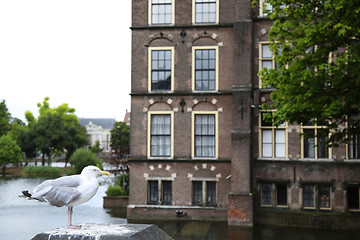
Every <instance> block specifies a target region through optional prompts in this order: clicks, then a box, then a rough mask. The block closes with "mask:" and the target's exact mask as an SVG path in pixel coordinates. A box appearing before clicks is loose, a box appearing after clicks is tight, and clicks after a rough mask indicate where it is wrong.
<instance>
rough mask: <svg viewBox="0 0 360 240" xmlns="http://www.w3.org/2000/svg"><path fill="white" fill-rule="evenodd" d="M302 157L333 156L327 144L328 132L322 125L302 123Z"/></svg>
mask: <svg viewBox="0 0 360 240" xmlns="http://www.w3.org/2000/svg"><path fill="white" fill-rule="evenodd" d="M302 133H303V136H302V139H301V143H302V149H301V150H302V151H301V153H302V158H314V159H320V158H323V159H324V158H326V159H329V158H331V156H330V151H329V148H328V146H327V140H328V133H327V131H326V129H325V128H324V127H322V126H317V125H314V126H313V125H311V124H308V125H302Z"/></svg>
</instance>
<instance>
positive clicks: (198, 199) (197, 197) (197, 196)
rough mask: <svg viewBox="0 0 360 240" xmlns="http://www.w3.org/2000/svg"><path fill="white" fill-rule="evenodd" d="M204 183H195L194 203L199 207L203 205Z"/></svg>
mask: <svg viewBox="0 0 360 240" xmlns="http://www.w3.org/2000/svg"><path fill="white" fill-rule="evenodd" d="M202 201H203V199H202V182H201V181H194V182H193V203H194V204H196V205H198V204H202Z"/></svg>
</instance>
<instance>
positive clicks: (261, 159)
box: [257, 157, 290, 162]
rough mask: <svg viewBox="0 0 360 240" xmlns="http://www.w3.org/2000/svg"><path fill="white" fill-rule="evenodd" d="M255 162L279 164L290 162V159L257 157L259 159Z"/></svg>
mask: <svg viewBox="0 0 360 240" xmlns="http://www.w3.org/2000/svg"><path fill="white" fill-rule="evenodd" d="M257 160H260V161H280V162H287V161H290V158H264V157H259V158H257Z"/></svg>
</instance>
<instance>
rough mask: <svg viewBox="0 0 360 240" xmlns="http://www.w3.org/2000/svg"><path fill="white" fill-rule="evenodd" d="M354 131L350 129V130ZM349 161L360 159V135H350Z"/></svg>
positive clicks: (348, 145)
mask: <svg viewBox="0 0 360 240" xmlns="http://www.w3.org/2000/svg"><path fill="white" fill-rule="evenodd" d="M352 129H354V128H353V127H350V129H349V130H352ZM347 147H348V149H347V159H360V154H359V151H360V135H359V134H357V133H350V134H349V142H348V144H347Z"/></svg>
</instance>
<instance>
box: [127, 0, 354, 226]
mask: <svg viewBox="0 0 360 240" xmlns="http://www.w3.org/2000/svg"><path fill="white" fill-rule="evenodd" d="M215 2H216V4H218V5H219V6H218V19H219V21H218V22H216V23H212V24H196V23H193V19H192V16H193V10H192V8H193V6H194V5H193V1H192V0H183V1H179V0H173V1H172V3H173V4H175V6H173V9H174V13H172V14H173V15H174V16H173V19H174V22H171V23H170V24H162V25H161V24H160V25H159V24H151V23H149V17H148V15H149V13H151V11H149V7H151V5H150V4H151V1H148V0H133V1H132V6H133V8H132V10H133V14H132V27H131V29H132V80H131V81H132V86H131V136H130V139H131V143H130V145H131V146H130V147H131V149H130V197H129V206H128V218H129V219H156V218H157V219H179V218H180V217H182V219H192V220H195V219H205V220H222V221H226V220H227V221H228V223H229V224H230V225H243V226H252V225H254V224H255V223H256V222H260V223H266V222H270V220H268V219H270V218H269V216H273V215H274V214H275V215H276V214H277V213H279V214H280V213H281V214H282V215H281V216H283V215H284V214H285V215H286V214H287V213H288V214H291V213H293V212H309V211H310V212H311V213H314V214H317V213H319V212H321V213H323V212H325V213H326V214H328V213H330V214H332V213H334V215H339V214H342V213H345V212H348V210H349V209H348V206H347V203H348V200H347V186H349V185H351V186H355V187H356V186H359V183H360V164H359V162H357V161H356V160H354V161H349V160H346V156H347V155H346V145H345V144H342V145H340V146H339V147H338V148H333V149H331V158H330V157H329V158H328V159H308V158H303V157H302V155H303V152H302V150H301V149H302V147H301V146H302V141H301V138H300V137H299V134H300V133H301V126H300V125H288V126H286V128H285V133H286V148H287V150H286V157H285V158H284V157H282V158H276V157H273V158H266V157H265V158H264V157H262V156H260V151H261V149H262V146H261V144H262V143H261V142H259V140H260V139H259V138H260V136H261V131H262V129H261V126H260V121H259V117H260V116H261V109H260V107H259V106H260V105H261V104H262V103H267V102H270V101H271V100H270V96H269V94H270V92H271V91H270V90H268V89H262V88H261V86H259V79H258V76H257V73H258V70H259V62H260V52H261V49H260V46H261V44H263V43H266V42H267V41H268V36H267V34H268V32H269V30H270V27H271V25H272V22H271V21H270V20H269V18H267V17H261V16H259V10H258V8H251V1H248V0H226V1H224V0H218V1H215ZM150 21H151V19H150ZM206 48H211V49H217V50H216V51H217V54H218V55H217V59H216V64H217V66H218V67H217V69H216V74H217V76H218V77H217V80H216V84H217V88H216V89H214V90H211V91H197V90H194V76H193V75H194V73H193V71H194V64H195V60H194V55H193V52H194V49H206ZM152 49H155V50H156V49H160V50H161V49H171V53H173V58H172V61H173V62H171V64H173V65H172V67H171V71H172V73H173V75H172V79H171V80H170V81H171V86H172V87H171V89H169V90H165V91H153V90H151V89H149V86H151V80H150V78H151V77H150V73H151V71H152V69H150V70H149V66H150V64H152V63H151V57H150V51H151V50H152ZM149 81H150V83H149ZM160 113H161V114H167V115H169V116H171V121H172V122H171V123H172V126H171V127H172V128H171V129H172V130H171V134H170V135H171V137H173V140H171V147H170V149H171V154H170V155H169V156H166V157H156V156H151V154H150V155H149V152H150V150H149V148H150V147H149V146H150V142H151V141H152V140H151V138H150V136H149V133H150V129H149V128H150V127H149V126H150V124H149V123H150V116H152V115H151V114H160ZM201 113H211V114H213V115H215V116H216V118H215V119H216V126H217V128H216V129H217V132H216V133H215V139H216V141H215V142H216V147H215V148H216V150H215V152H216V153H215V155H214V156H213V157H200V158H199V157H194V151H195V150H194V144H195V143H194V141H195V140H194V139H195V138H194V136H193V135H194V128H195V126H194V116H195V115H194V114H201ZM150 182H152V184H155V185H153V189H151V187H150ZM164 182H170V183H171V187H170V188H168V189H167V190H166V189H165V188H164ZM194 182H201V183H198V184H199V185H198V187H199V186H201V187H200V190H199V189H198V190H195V188H196V187H195V185H194ZM165 184H167V183H165ZM212 184H215V195H216V201H215V202H214V200H213V195H211V194H210V192H211V191H213V190H210V188H211V186H214V185H212ZM306 185H309V186H311V188H309V189H310V190H311V189H314V191H316V192H314V194H315V195H314V198H317V202H316V204H315V205H316V206H314V208H313V209H305V208H304V186H306ZM322 186H325V190H329V193H327V194H328V195H327V196H326V198H325V197H323V196H320V193H319V192H318V191H320V189H321V187H322ZM265 187H267V188H268V192H267V194H268V196H267V202H266V204H265V203H264V202H262V201H264V198H265V196H263V193H262V189H263V188H264V189H265ZM312 187H313V188H312ZM278 188H279V189H278ZM280 188H281V191H282V202H281V204H280V203H279V200H278V197H279V192H280ZM169 189H170V190H169ZM169 191H170V192H171V194H170V193H169ZM196 191H198V192H197V194H198V195H199V196H200V197H202V203H194V202H196V201H195V198H196V197H195V196H194V195H195V192H196ZM151 192H152V193H151ZM263 192H264V194H265V191H263ZM151 194H155V195H154V197H155V199H156V200H155V202H154V201H151V196H150V195H151ZM213 194H214V193H213ZM165 195H167V197H170V198H171V201H170V202H165V201H164V196H165ZM329 198H330V200H329ZM324 199H325V200H326V201H325V200H324ZM320 200H321V201H323V200H324V201H325V203H324V204H325V205H324V206H325V207H323V208H325V209H320V208H319V201H320ZM329 203H330V205H331V206H327V205H326V204H329ZM279 204H280V205H279ZM285 204H286V205H285ZM267 211H270V213H271V214H270V213H267ZM177 212H178V213H177ZM185 213H186V214H185ZM355 217H356V214H355ZM257 219H259V220H258V221H257ZM282 219H286V217H282ZM285 222H286V221H285ZM291 222H292V223H293V222H294V221H291ZM292 225H296V224H292ZM310 225H311V224H310Z"/></svg>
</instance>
